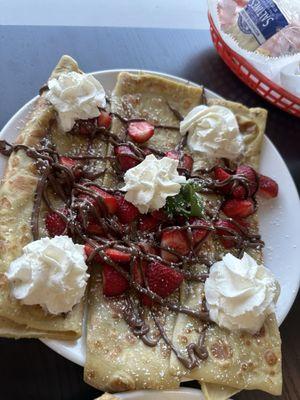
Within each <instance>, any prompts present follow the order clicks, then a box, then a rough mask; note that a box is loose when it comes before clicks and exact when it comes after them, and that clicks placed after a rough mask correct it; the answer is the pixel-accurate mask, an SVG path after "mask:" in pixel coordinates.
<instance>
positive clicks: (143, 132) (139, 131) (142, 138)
mask: <svg viewBox="0 0 300 400" xmlns="http://www.w3.org/2000/svg"><path fill="white" fill-rule="evenodd" d="M127 132H128V135H129V136H130V137H131V139H132V140H133V141H134V142H137V143H145V142H147V140H149V139H150V138H151V137H152V136H153V134H154V126H153V125H151V124H149V122H146V121H139V122H130V123H129V125H128V128H127Z"/></svg>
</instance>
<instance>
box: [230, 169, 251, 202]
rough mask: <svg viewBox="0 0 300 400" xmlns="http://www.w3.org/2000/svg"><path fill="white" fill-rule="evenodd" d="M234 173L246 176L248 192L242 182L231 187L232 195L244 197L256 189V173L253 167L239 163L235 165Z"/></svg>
mask: <svg viewBox="0 0 300 400" xmlns="http://www.w3.org/2000/svg"><path fill="white" fill-rule="evenodd" d="M236 175H241V176H244V177H245V178H247V180H248V185H249V193H247V190H246V188H245V187H244V186H243V185H242V184H239V185H237V186H235V187H234V188H233V190H232V197H234V198H236V199H245V198H246V197H251V196H253V195H254V193H255V192H256V190H257V174H256V172H255V171H254V169H253V168H251V167H250V166H249V165H240V166H238V167H237V170H236Z"/></svg>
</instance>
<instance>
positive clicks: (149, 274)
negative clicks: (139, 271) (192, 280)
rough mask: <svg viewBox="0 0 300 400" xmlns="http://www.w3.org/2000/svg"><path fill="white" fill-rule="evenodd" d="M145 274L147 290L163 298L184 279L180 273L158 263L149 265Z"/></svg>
mask: <svg viewBox="0 0 300 400" xmlns="http://www.w3.org/2000/svg"><path fill="white" fill-rule="evenodd" d="M145 273H146V278H147V281H148V286H149V289H150V290H151V291H152V292H154V293H156V294H158V295H159V296H161V297H163V298H165V297H168V296H169V295H170V294H172V293H173V292H174V291H175V290H176V289H178V288H179V286H180V285H181V283H182V281H183V279H184V277H183V275H182V274H181V273H180V272H178V271H175V270H174V269H172V268H170V267H168V266H167V265H164V264H162V263H160V262H152V263H150V264H149V265H148V267H147V269H146V271H145Z"/></svg>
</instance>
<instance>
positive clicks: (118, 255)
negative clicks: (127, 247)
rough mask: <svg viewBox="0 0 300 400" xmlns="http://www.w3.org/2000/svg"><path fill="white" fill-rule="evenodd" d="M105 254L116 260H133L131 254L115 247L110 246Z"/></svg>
mask: <svg viewBox="0 0 300 400" xmlns="http://www.w3.org/2000/svg"><path fill="white" fill-rule="evenodd" d="M105 254H106V255H107V256H108V257H109V258H110V259H111V260H112V261H115V262H119V263H128V262H130V260H131V254H130V253H126V252H124V251H120V250H117V249H114V248H109V249H106V250H105Z"/></svg>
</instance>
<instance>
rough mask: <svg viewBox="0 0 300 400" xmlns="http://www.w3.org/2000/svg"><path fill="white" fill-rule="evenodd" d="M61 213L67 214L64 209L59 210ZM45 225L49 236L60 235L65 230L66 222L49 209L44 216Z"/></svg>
mask: <svg viewBox="0 0 300 400" xmlns="http://www.w3.org/2000/svg"><path fill="white" fill-rule="evenodd" d="M59 211H60V212H62V213H63V214H65V215H67V211H66V210H65V209H61V210H59ZM45 225H46V229H47V231H48V234H49V236H51V237H54V236H60V235H62V234H63V233H64V232H65V230H66V226H67V224H66V222H65V221H64V219H63V218H62V217H61V216H60V215H59V214H58V213H56V212H55V211H49V212H48V213H47V214H46V217H45Z"/></svg>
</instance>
